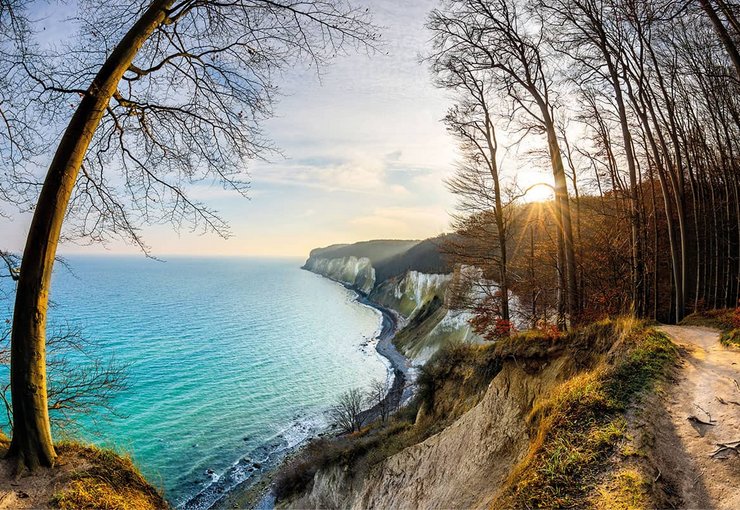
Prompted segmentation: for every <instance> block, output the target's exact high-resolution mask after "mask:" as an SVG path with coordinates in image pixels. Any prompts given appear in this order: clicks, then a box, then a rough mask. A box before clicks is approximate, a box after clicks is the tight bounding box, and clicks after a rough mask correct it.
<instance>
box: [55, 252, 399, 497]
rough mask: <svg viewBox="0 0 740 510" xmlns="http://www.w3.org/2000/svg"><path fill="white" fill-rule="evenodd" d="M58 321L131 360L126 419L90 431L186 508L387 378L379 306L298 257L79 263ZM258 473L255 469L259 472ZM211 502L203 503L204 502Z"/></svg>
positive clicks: (107, 354) (58, 294)
mask: <svg viewBox="0 0 740 510" xmlns="http://www.w3.org/2000/svg"><path fill="white" fill-rule="evenodd" d="M68 263H69V266H70V270H67V269H65V268H63V267H62V266H60V265H57V268H56V270H55V276H54V281H53V288H52V301H53V302H54V305H53V308H52V310H51V311H50V321H51V322H52V323H56V324H63V323H68V324H70V325H73V326H79V327H80V328H81V330H82V332H83V334H84V335H85V337H87V338H89V339H90V340H92V341H93V342H94V343H95V345H96V347H95V349H96V352H97V353H98V355H100V356H102V357H104V358H114V359H116V360H118V361H119V362H122V363H126V364H128V365H129V369H128V373H129V379H128V382H129V387H128V389H126V390H125V391H124V392H123V393H120V394H119V395H117V397H116V398H115V400H114V401H113V407H114V409H115V411H116V412H115V413H114V414H110V413H104V414H106V415H107V416H105V418H106V419H104V420H102V421H101V420H100V419H99V418H100V416H96V417H93V416H91V417H85V418H83V419H82V422H81V423H80V426H81V427H80V430H79V431H78V432H77V435H78V436H81V437H82V438H85V439H89V440H92V441H95V442H97V443H101V444H104V445H109V446H113V447H115V448H117V449H119V450H122V451H126V452H130V453H131V455H132V456H133V458H134V460H135V462H136V463H137V464H138V465H139V467H140V468H141V469H142V471H143V472H144V473H145V475H147V476H148V477H149V478H150V479H151V480H153V481H154V482H155V483H158V484H159V485H160V486H162V487H164V489H165V491H166V496H167V498H168V499H169V500H170V501H171V502H172V503H173V504H175V505H184V506H185V507H187V508H205V507H207V506H208V505H209V504H210V503H211V502H212V501H213V500H214V499H216V498H217V497H218V496H219V494H220V493H221V491H224V490H228V489H229V488H230V487H231V486H232V485H233V484H234V483H236V482H239V481H241V480H244V479H245V478H248V477H255V476H259V473H260V472H261V471H262V470H263V469H264V468H265V466H264V465H267V464H269V463H270V462H271V461H274V459H275V458H276V456H279V454H280V452H281V451H284V450H285V449H286V448H289V447H291V446H293V445H295V444H296V443H299V442H301V441H303V440H305V439H306V438H307V437H308V436H310V435H313V434H315V433H316V432H317V431H319V430H321V429H322V428H324V427H325V426H326V424H327V420H326V417H325V412H326V410H327V409H328V407H329V406H331V404H332V403H333V402H334V401H335V400H336V398H337V396H338V395H339V394H340V393H342V392H343V391H345V390H347V389H349V388H351V387H366V386H368V385H369V383H370V382H371V381H372V380H373V379H382V378H385V377H386V376H387V370H388V368H387V362H386V361H385V360H384V359H382V358H380V357H379V356H378V355H377V353H376V352H375V350H374V349H373V347H372V345H373V344H370V346H366V347H363V346H362V344H363V343H364V342H366V341H367V340H368V339H370V338H373V337H374V335H375V334H376V333H377V331H378V330H379V327H380V323H381V318H380V315H379V313H378V312H377V311H375V310H373V309H371V308H368V307H367V306H364V305H361V304H359V303H357V302H356V301H355V297H356V296H355V294H354V293H353V292H351V291H349V290H347V289H345V288H344V287H342V286H341V285H339V284H337V283H334V282H331V281H329V280H326V279H324V278H322V277H320V276H317V275H314V274H312V273H309V272H307V271H303V270H301V269H299V267H300V265H301V263H302V261H301V260H298V259H237V258H212V259H205V258H169V259H167V260H166V261H165V262H159V261H155V260H149V259H145V258H143V257H114V256H99V257H70V258H69V259H68ZM255 463H257V465H258V466H260V467H258V468H256V469H255V466H254V464H255ZM198 494H200V495H199V496H198V497H197V498H196V499H195V500H193V499H192V498H193V497H195V496H196V495H198Z"/></svg>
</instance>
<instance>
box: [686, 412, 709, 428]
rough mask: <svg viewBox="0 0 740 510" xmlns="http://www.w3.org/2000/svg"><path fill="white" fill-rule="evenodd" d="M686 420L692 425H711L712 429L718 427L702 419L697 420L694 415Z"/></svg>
mask: <svg viewBox="0 0 740 510" xmlns="http://www.w3.org/2000/svg"><path fill="white" fill-rule="evenodd" d="M686 419H687V420H689V421H690V422H691V423H696V424H699V425H711V426H712V427H714V426H715V425H716V424H715V423H714V422H710V421H704V420H702V419H701V418H697V417H696V416H694V415H693V414H692V415H691V416H689V417H688V418H686ZM710 420H711V418H710Z"/></svg>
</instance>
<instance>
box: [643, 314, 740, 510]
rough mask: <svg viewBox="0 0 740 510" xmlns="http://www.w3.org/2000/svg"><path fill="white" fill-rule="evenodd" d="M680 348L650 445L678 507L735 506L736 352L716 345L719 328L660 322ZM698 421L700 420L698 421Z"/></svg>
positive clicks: (738, 502)
mask: <svg viewBox="0 0 740 510" xmlns="http://www.w3.org/2000/svg"><path fill="white" fill-rule="evenodd" d="M661 329H662V330H663V331H664V332H665V333H666V334H668V335H669V336H670V337H671V338H672V339H673V341H674V342H675V343H676V344H678V345H679V346H680V347H681V348H682V350H683V361H682V366H681V369H680V371H679V373H678V380H677V381H676V383H675V384H674V385H672V386H670V387H669V388H667V389H666V395H665V406H666V409H665V410H666V415H667V416H666V418H667V419H665V423H663V424H661V427H660V429H661V430H660V432H659V436H658V438H657V444H656V447H658V448H660V449H661V450H662V451H663V455H666V456H670V457H672V459H670V460H671V462H668V465H669V466H671V468H672V471H673V472H672V473H666V475H668V476H670V477H671V478H673V480H674V483H675V485H676V487H675V490H676V491H677V492H678V494H679V495H680V498H681V500H682V507H684V508H714V509H718V510H720V509H722V510H724V509H728V510H729V509H738V508H740V454H739V453H738V450H740V447H738V448H736V449H732V448H725V449H722V447H721V446H720V445H722V444H725V445H729V446H734V445H739V444H740V351H738V350H732V349H728V348H726V347H724V346H722V345H721V344H720V343H719V332H718V331H716V330H713V329H709V328H702V327H692V326H662V327H661ZM702 422H704V423H702Z"/></svg>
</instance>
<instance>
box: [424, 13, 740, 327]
mask: <svg viewBox="0 0 740 510" xmlns="http://www.w3.org/2000/svg"><path fill="white" fill-rule="evenodd" d="M429 28H430V30H431V31H432V33H433V34H434V38H433V43H434V50H433V52H432V53H431V54H430V55H429V57H428V59H429V61H430V63H431V65H432V68H433V70H434V73H435V76H436V84H437V86H439V87H443V88H445V89H448V90H450V91H452V92H454V94H455V95H456V97H457V98H458V99H457V102H456V104H455V105H454V106H453V107H452V108H450V110H449V113H448V114H447V116H446V117H445V119H444V121H445V123H446V125H447V127H448V130H449V132H450V133H451V134H452V135H453V136H455V137H456V138H457V139H458V140H459V143H460V150H461V153H462V154H463V158H462V159H461V160H460V161H459V167H458V169H457V172H456V174H455V176H454V177H452V178H451V179H450V180H449V182H448V186H449V189H450V190H451V191H452V193H454V194H456V195H457V196H458V197H459V211H458V213H457V214H456V216H455V218H454V225H455V227H456V228H457V230H458V231H459V232H461V233H462V234H463V238H462V239H461V240H459V241H455V242H453V243H451V244H450V245H449V246H448V247H447V250H448V251H449V252H450V254H451V256H452V258H453V259H454V260H457V261H458V262H459V263H461V264H463V265H468V266H473V267H478V268H486V270H485V271H484V272H483V273H480V272H478V273H476V275H475V276H474V277H470V278H468V280H470V281H468V282H467V285H468V286H473V287H475V288H476V289H477V293H478V294H479V295H483V296H485V299H484V304H483V305H477V304H474V306H477V307H478V308H481V309H480V310H479V311H480V312H481V314H482V315H488V319H485V318H484V320H483V321H482V323H481V327H482V328H484V329H485V328H486V327H491V328H494V329H495V321H496V320H498V319H500V320H503V321H505V322H508V321H510V320H512V317H511V315H512V312H511V310H510V308H511V307H510V305H509V299H510V298H509V295H510V294H513V295H515V296H517V298H518V300H519V301H520V303H521V306H520V307H519V313H520V314H524V317H518V318H517V319H522V320H524V321H525V322H526V323H528V324H530V325H535V324H536V323H537V322H538V321H544V322H551V323H556V324H557V325H558V326H559V327H561V328H562V327H564V326H565V325H566V323H570V324H578V323H584V322H590V321H592V320H595V319H598V318H601V317H605V316H614V315H618V314H624V313H628V314H634V315H636V316H638V317H648V318H652V319H656V320H660V321H664V322H669V323H675V322H679V321H681V320H682V319H683V318H684V317H685V316H686V315H687V314H690V313H692V312H696V311H702V310H705V309H714V308H726V307H733V308H734V307H735V306H736V305H737V302H738V298H739V297H740V294H739V292H740V278H739V277H740V228H739V223H738V221H739V220H740V209H739V208H740V205H739V204H740V202H739V201H738V176H737V169H738V146H737V144H738V128H739V127H740V116H739V113H740V110H739V109H738V108H739V104H738V98H740V94H739V93H738V92H739V90H738V85H739V83H740V82H739V81H738V80H739V78H740V58H739V57H738V36H740V31H739V28H740V25H738V7H737V5H734V4H732V3H729V2H725V1H724V0H718V1H716V2H710V1H700V2H699V1H697V2H682V1H645V2H630V1H599V0H593V1H591V0H583V1H580V0H577V1H565V0H563V1H555V2H551V1H547V2H544V1H543V2H509V1H493V2H486V1H454V2H447V3H445V4H444V6H443V7H442V8H440V9H438V10H435V11H433V12H432V14H431V17H430V20H429ZM522 157H524V158H526V159H527V160H528V161H529V164H538V165H540V166H541V167H543V168H546V167H549V168H551V171H552V176H553V182H554V186H553V187H552V189H553V193H554V196H555V198H554V200H552V201H548V202H543V203H530V202H531V201H530V202H528V201H526V195H527V192H528V191H530V190H531V188H532V186H530V187H529V188H525V189H522V187H521V186H518V185H517V183H516V180H515V179H514V180H512V179H511V178H510V177H508V178H507V177H506V174H505V172H506V171H508V169H509V168H510V167H511V166H515V165H516V161H512V160H516V159H518V158H522ZM541 185H542V186H546V184H541ZM492 246H495V248H494V249H492ZM486 325H488V326H486ZM501 327H503V329H504V330H505V329H506V327H505V326H501Z"/></svg>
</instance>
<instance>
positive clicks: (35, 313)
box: [8, 0, 174, 470]
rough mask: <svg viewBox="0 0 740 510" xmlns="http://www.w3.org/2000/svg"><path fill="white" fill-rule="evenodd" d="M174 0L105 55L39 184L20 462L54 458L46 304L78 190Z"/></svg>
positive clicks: (23, 310) (24, 295) (14, 382)
mask: <svg viewBox="0 0 740 510" xmlns="http://www.w3.org/2000/svg"><path fill="white" fill-rule="evenodd" d="M173 3H174V0H154V1H153V2H152V3H151V5H150V6H149V8H148V9H147V10H146V11H145V12H144V13H143V15H142V16H141V18H140V19H139V20H138V21H137V22H136V23H135V24H134V26H133V27H131V29H130V30H129V31H128V32H127V33H126V35H125V36H124V37H123V39H122V40H121V42H120V43H119V44H118V45H117V46H116V48H115V49H114V50H113V52H112V53H111V55H110V56H109V57H108V59H107V60H106V61H105V63H104V64H103V66H102V67H101V69H100V71H99V72H98V74H97V75H96V77H95V79H94V80H93V82H92V84H91V85H90V87H89V89H88V91H87V94H86V95H85V96H84V97H83V98H82V101H81V102H80V105H79V106H78V107H77V110H76V111H75V113H74V115H73V117H72V120H71V121H70V123H69V125H68V126H67V129H66V131H65V132H64V136H63V137H62V140H61V142H60V143H59V146H58V148H57V151H56V153H55V154H54V159H53V160H52V162H51V166H50V167H49V171H48V173H47V174H46V179H45V180H44V185H43V187H42V189H41V195H40V196H39V200H38V204H37V206H36V210H35V211H34V215H33V220H32V223H31V228H30V230H29V233H28V238H27V240H26V247H25V250H24V252H23V260H22V262H21V271H20V279H19V281H18V291H17V294H16V300H15V311H14V314H13V331H12V339H11V361H10V367H11V369H10V383H11V393H12V399H13V422H14V426H13V439H12V442H11V445H10V449H9V451H8V456H13V457H16V458H18V460H19V468H21V469H22V468H23V467H24V466H25V467H26V468H28V469H30V470H33V469H35V468H37V467H39V466H52V465H53V464H54V459H55V452H54V446H53V443H52V438H51V427H50V424H49V411H48V403H47V392H46V385H47V383H46V352H45V351H46V311H47V307H48V299H49V290H50V285H51V274H52V268H53V266H54V259H55V257H56V249H57V243H58V242H59V235H60V233H61V229H62V222H63V221H64V215H65V213H66V211H67V206H68V204H69V200H70V196H71V194H72V189H73V187H74V184H75V181H76V180H77V174H78V173H79V171H80V167H81V166H82V162H83V160H84V157H85V153H86V151H87V148H88V146H89V145H90V142H91V140H92V137H93V135H94V133H95V130H96V129H97V127H98V124H99V123H100V120H101V118H102V117H103V114H104V113H105V109H106V108H107V106H108V103H109V101H110V99H111V97H112V96H113V94H114V92H115V91H116V89H117V87H118V82H119V81H120V80H121V77H122V76H123V74H124V73H125V72H126V70H127V69H128V67H129V65H130V64H131V63H132V62H133V59H134V57H135V56H136V53H137V52H138V51H139V49H140V48H141V46H142V45H143V44H144V42H145V41H146V40H147V39H148V38H149V36H151V34H152V33H153V32H154V31H155V30H156V28H157V27H158V26H160V25H161V24H162V23H163V22H165V20H166V19H167V9H169V8H170V7H171V6H172V4H173Z"/></svg>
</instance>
